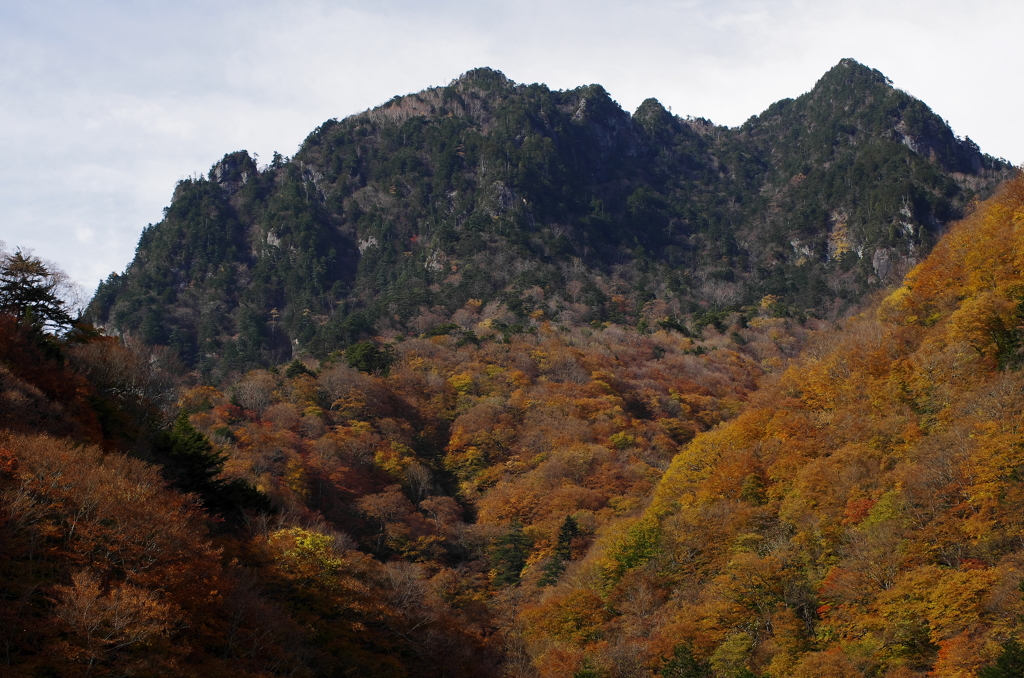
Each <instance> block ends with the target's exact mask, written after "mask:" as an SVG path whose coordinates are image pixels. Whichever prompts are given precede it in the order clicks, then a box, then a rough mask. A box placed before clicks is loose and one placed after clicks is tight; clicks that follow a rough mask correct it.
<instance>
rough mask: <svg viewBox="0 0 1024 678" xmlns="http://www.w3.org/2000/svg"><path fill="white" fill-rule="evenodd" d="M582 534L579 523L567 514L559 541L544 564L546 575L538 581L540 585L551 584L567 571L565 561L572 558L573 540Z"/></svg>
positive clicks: (560, 530) (559, 534)
mask: <svg viewBox="0 0 1024 678" xmlns="http://www.w3.org/2000/svg"><path fill="white" fill-rule="evenodd" d="M579 534H580V528H579V525H577V524H576V519H575V518H573V517H572V516H566V517H565V520H564V521H562V527H561V528H560V529H559V530H558V543H557V544H555V550H554V552H553V553H552V554H551V560H549V561H548V564H547V565H545V566H544V576H543V577H541V579H540V581H539V582H537V585H538V586H551V585H552V584H554V583H555V582H557V581H558V578H559V577H561V576H562V573H563V572H565V561H567V560H572V540H573V539H575V538H576V537H578V536H579Z"/></svg>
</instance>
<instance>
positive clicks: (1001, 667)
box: [978, 638, 1024, 678]
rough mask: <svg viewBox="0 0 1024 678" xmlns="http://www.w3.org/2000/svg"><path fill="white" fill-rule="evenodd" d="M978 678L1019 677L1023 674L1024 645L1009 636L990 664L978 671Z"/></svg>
mask: <svg viewBox="0 0 1024 678" xmlns="http://www.w3.org/2000/svg"><path fill="white" fill-rule="evenodd" d="M978 676H979V678H1020V677H1021V676H1024V645H1021V644H1020V643H1019V642H1017V640H1016V639H1015V638H1010V639H1009V640H1008V641H1006V644H1005V645H1003V653H1002V654H1001V655H999V658H998V659H996V663H995V664H993V665H992V666H986V667H985V668H983V669H982V670H981V671H979V672H978Z"/></svg>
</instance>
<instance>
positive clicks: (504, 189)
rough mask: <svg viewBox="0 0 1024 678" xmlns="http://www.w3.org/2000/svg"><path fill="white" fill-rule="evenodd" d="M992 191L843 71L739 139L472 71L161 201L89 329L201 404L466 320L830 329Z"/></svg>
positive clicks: (878, 89)
mask: <svg viewBox="0 0 1024 678" xmlns="http://www.w3.org/2000/svg"><path fill="white" fill-rule="evenodd" d="M1011 169H1012V168H1011V167H1010V166H1009V164H1008V163H1006V162H1004V161H999V160H995V159H993V158H991V157H989V156H987V155H984V154H982V153H981V152H980V151H979V150H978V148H977V146H976V145H975V144H973V142H971V141H970V139H959V138H957V137H955V136H954V135H953V133H952V132H951V131H950V129H949V127H948V126H947V125H946V123H945V122H944V121H943V120H942V119H941V118H940V117H939V116H937V115H935V114H934V113H933V112H932V111H931V110H929V108H928V107H927V106H926V105H925V104H924V103H922V102H921V101H918V100H917V99H914V98H913V97H911V96H910V95H908V94H906V93H904V92H902V91H900V90H897V89H894V88H893V87H892V85H891V84H890V83H889V81H888V80H887V79H886V78H885V76H883V75H882V74H881V73H879V72H878V71H875V70H872V69H870V68H867V67H865V66H863V65H861V64H858V63H857V62H855V61H853V60H850V59H846V60H843V61H842V62H840V63H839V64H838V65H837V66H835V67H834V68H833V69H832V70H830V71H829V72H828V73H826V74H825V75H824V76H823V77H822V79H821V80H820V81H819V82H818V83H817V84H816V85H815V86H814V88H813V89H812V90H811V91H810V92H808V93H806V94H804V95H802V96H800V97H798V98H797V99H792V100H791V99H786V100H783V101H780V102H778V103H776V104H774V105H772V106H771V107H769V108H768V110H766V111H765V112H764V113H762V114H761V115H759V116H754V117H752V118H751V119H750V120H748V121H747V122H746V123H744V124H743V125H742V126H740V127H738V128H733V129H730V128H725V127H719V126H716V125H714V124H712V123H711V122H709V121H707V120H705V119H702V118H696V119H694V118H681V117H679V116H676V115H673V114H672V113H670V112H669V111H667V110H665V108H664V107H663V106H662V105H661V104H660V103H658V102H657V101H656V100H654V99H648V100H647V101H645V102H644V103H643V104H642V105H641V106H640V107H639V108H638V109H637V111H636V112H635V113H634V114H633V115H630V114H628V113H627V112H625V111H623V110H622V109H621V108H620V107H619V106H618V104H616V103H615V102H614V101H613V100H612V99H611V97H610V96H609V94H608V93H607V92H605V90H604V89H603V88H601V87H600V86H599V85H590V86H586V87H580V88H577V89H574V90H570V91H552V90H550V89H548V88H547V87H545V86H543V85H537V84H535V85H522V84H516V83H514V82H512V81H510V80H508V79H507V78H505V76H503V75H502V74H501V73H498V72H496V71H492V70H489V69H477V70H474V71H470V72H468V73H466V74H465V75H463V76H462V77H461V78H459V79H457V80H455V81H454V82H452V83H451V84H450V85H448V86H446V87H440V88H435V89H430V90H426V91H424V92H420V93H418V94H411V95H408V96H404V97H395V98H394V99H392V100H391V101H390V102H388V103H386V104H384V105H383V106H380V107H378V108H375V109H372V110H369V111H366V112H365V113H362V114H359V115H354V116H352V117H349V118H346V119H344V120H340V121H339V120H329V121H327V122H325V123H324V124H323V125H321V126H320V127H319V128H317V129H316V130H315V131H314V132H313V133H312V134H310V135H309V137H308V138H307V139H306V140H305V142H304V143H303V144H302V146H301V148H300V149H299V151H298V152H297V153H296V154H295V156H294V157H292V158H290V159H289V158H282V157H281V156H279V155H276V154H275V156H274V158H273V160H272V162H270V163H269V164H268V165H267V166H266V167H262V168H261V167H259V166H258V165H257V163H256V161H255V160H254V159H253V158H251V157H250V156H249V155H248V154H247V153H246V152H244V151H240V152H237V153H231V154H229V155H227V156H225V157H224V159H223V160H221V161H220V162H218V163H217V164H216V165H214V167H213V168H212V169H211V170H210V172H209V176H208V177H203V178H193V179H187V180H184V181H182V182H180V183H179V184H178V186H177V188H176V189H175V191H174V196H173V199H172V201H171V204H170V206H169V207H168V208H167V211H166V215H165V218H164V220H163V221H161V222H160V223H158V224H155V225H151V226H150V227H148V228H147V229H146V230H145V231H144V232H143V234H142V237H141V238H140V240H139V245H138V249H137V252H136V256H135V259H134V261H133V262H132V263H131V264H130V266H129V267H128V268H127V269H126V270H125V272H124V273H122V274H112V275H111V276H110V277H109V278H108V279H107V280H106V281H105V282H104V283H103V284H101V285H100V288H99V290H98V291H97V293H96V296H95V298H94V299H93V302H92V304H91V306H90V308H89V313H88V317H89V319H90V320H91V321H92V322H94V323H96V324H98V325H102V326H104V327H107V328H109V329H110V330H111V331H116V332H120V333H130V334H133V335H135V336H138V337H139V338H141V339H142V340H143V341H145V342H146V343H148V344H151V345H157V344H159V345H165V346H171V347H173V348H175V350H177V351H178V353H179V355H180V356H181V357H182V359H183V360H184V361H185V363H186V364H188V365H190V366H197V367H199V368H200V369H201V370H202V371H203V373H204V374H206V375H208V376H210V377H211V378H212V379H213V380H215V381H216V380H218V379H220V378H222V377H223V376H225V375H226V374H227V373H228V372H230V371H231V370H233V369H242V370H244V369H248V368H251V367H256V366H264V367H265V366H268V365H271V364H276V363H280V362H286V361H288V360H290V359H291V358H292V357H295V356H297V355H299V354H301V353H308V354H311V355H313V356H315V357H318V358H324V357H326V355H327V354H328V353H330V351H332V350H336V349H340V348H344V347H345V346H348V345H351V344H354V343H356V342H358V341H360V340H363V339H367V338H370V337H373V336H385V337H391V336H394V335H396V334H410V333H411V334H417V335H418V334H421V333H423V332H424V331H426V330H428V329H430V328H431V327H433V326H435V325H438V324H440V323H442V322H447V321H452V316H453V314H454V313H456V312H457V311H458V310H459V309H460V308H462V307H463V306H464V305H465V304H466V303H467V302H468V301H469V300H470V299H477V300H479V301H481V302H482V303H483V305H484V309H485V311H484V312H485V314H486V315H487V317H488V318H492V319H494V320H496V321H500V322H503V323H506V324H507V325H510V326H515V325H517V324H523V323H525V322H527V321H528V319H529V317H530V315H531V314H543V316H544V317H545V318H547V319H551V320H553V321H555V322H557V323H560V324H563V325H567V326H573V325H578V324H584V323H589V322H613V323H617V324H629V325H636V324H637V323H647V324H648V325H649V324H651V323H653V322H656V321H659V320H670V321H674V322H685V321H686V319H688V318H691V317H692V316H693V315H695V314H701V313H707V312H721V311H728V310H737V309H739V308H740V307H742V306H744V305H751V304H756V303H758V301H759V300H760V299H761V298H763V297H764V296H766V295H774V296H777V297H779V298H780V300H781V301H782V303H784V304H786V305H788V306H791V307H794V308H797V309H800V310H802V311H807V312H813V313H814V314H816V315H817V316H818V317H822V318H835V317H838V315H840V314H841V313H842V312H843V311H844V309H846V308H848V307H849V306H850V305H851V304H855V303H856V302H857V300H859V299H860V298H861V296H862V295H863V294H865V293H866V292H869V291H871V290H873V289H879V288H880V287H884V286H885V285H888V284H894V283H896V282H898V281H899V279H900V278H901V277H902V275H904V274H905V273H906V271H908V270H909V269H910V268H911V267H912V266H913V264H914V263H916V262H917V261H918V260H919V259H920V258H921V256H922V255H924V254H926V253H927V251H928V250H930V248H931V247H932V245H933V244H934V242H935V239H936V238H937V237H938V235H939V234H940V233H941V232H942V230H943V228H944V227H945V225H947V224H949V223H950V222H952V221H953V220H955V219H957V218H959V217H960V216H962V215H963V214H964V210H965V209H966V207H967V205H968V204H969V203H970V202H971V200H973V199H974V198H976V197H985V196H986V195H988V194H989V193H990V192H991V190H992V189H993V188H994V187H995V186H996V185H997V184H998V183H999V182H1000V181H1001V180H1003V179H1005V178H1006V177H1007V176H1009V173H1010V171H1011ZM652 302H655V303H658V304H661V306H660V307H659V308H660V310H659V312H658V315H652V313H651V312H650V309H649V306H648V305H649V304H650V303H652ZM455 322H458V321H455Z"/></svg>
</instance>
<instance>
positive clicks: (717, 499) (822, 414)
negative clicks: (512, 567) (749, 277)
mask: <svg viewBox="0 0 1024 678" xmlns="http://www.w3.org/2000/svg"><path fill="white" fill-rule="evenodd" d="M1021 252H1024V179H1016V180H1014V181H1013V182H1012V183H1010V184H1009V185H1007V186H1006V187H1005V188H1004V189H1003V190H1002V191H1001V192H1000V193H999V194H998V195H997V196H996V197H994V198H992V199H991V200H990V201H988V202H986V203H984V204H983V205H981V206H980V207H979V208H978V210H977V211H976V212H974V213H973V214H972V215H971V216H970V217H968V218H967V219H966V220H964V221H963V222H961V223H959V224H958V225H956V226H955V227H954V228H953V229H952V230H951V231H950V232H949V233H947V234H946V235H945V236H944V237H943V238H942V240H941V241H940V242H939V243H938V245H937V246H936V248H935V250H934V251H933V252H932V254H931V255H930V256H929V257H928V258H927V259H926V260H925V261H924V262H923V263H922V264H920V265H919V266H918V267H916V268H915V269H914V270H913V271H912V272H911V273H910V275H909V276H908V277H907V279H906V281H905V284H904V286H903V287H901V288H900V289H898V290H897V291H896V292H894V293H892V294H891V295H890V296H888V297H887V298H886V299H885V300H884V301H883V302H882V303H881V305H880V306H879V307H877V309H876V310H873V311H872V312H870V313H867V314H865V315H862V316H858V317H856V318H853V319H851V320H850V321H848V322H847V323H846V326H845V327H844V328H843V329H842V330H841V331H837V332H832V333H825V334H822V335H821V336H820V337H819V341H818V345H817V346H815V347H812V348H811V349H810V350H808V351H807V352H806V353H805V354H804V355H803V356H802V357H801V358H800V359H799V360H798V361H796V362H795V363H794V364H793V365H792V366H791V367H790V368H789V369H788V370H786V371H785V372H784V373H783V374H781V376H779V378H778V379H777V380H776V381H775V382H774V383H770V384H767V385H766V386H764V387H763V388H762V389H761V390H760V391H759V392H758V393H757V394H756V396H754V397H753V398H752V400H751V402H750V403H749V405H748V406H747V407H746V408H745V409H744V411H743V412H742V413H741V414H740V415H739V416H738V417H736V418H735V419H733V420H732V421H730V422H727V423H725V424H723V425H721V426H719V427H718V428H716V429H714V430H712V431H709V432H706V433H703V434H700V435H698V436H697V437H696V438H694V440H693V441H692V442H691V443H690V444H689V445H687V446H685V447H684V448H683V449H682V450H681V452H680V453H679V454H678V455H676V457H675V458H674V459H673V461H672V464H671V466H670V467H669V469H668V470H667V471H666V473H665V475H664V476H663V478H662V479H661V481H660V482H659V484H658V486H657V488H656V489H655V491H654V493H653V495H654V496H653V501H652V504H651V505H650V507H649V508H648V509H646V511H644V512H643V514H641V515H638V516H635V517H632V518H627V519H624V520H623V521H621V522H619V523H618V524H616V525H612V526H609V527H608V528H606V529H604V530H603V531H602V532H601V533H600V534H599V535H598V540H597V544H596V546H595V548H594V549H593V550H592V551H591V553H590V555H589V556H588V560H587V561H586V562H584V563H583V564H581V565H580V566H578V567H577V568H576V569H575V570H573V571H572V572H570V575H571V576H568V577H566V578H564V579H563V580H562V584H561V586H560V587H558V588H556V589H553V590H551V591H550V593H548V594H547V595H546V596H544V597H542V598H541V599H540V601H539V602H538V603H537V604H536V605H535V606H533V607H530V608H528V609H527V610H526V611H525V612H524V613H523V616H522V619H523V621H524V623H525V625H526V626H525V631H524V634H525V637H526V638H527V639H532V640H530V642H531V643H532V653H533V656H534V665H535V666H539V667H544V666H549V665H553V663H554V661H555V658H559V657H560V659H559V661H560V662H561V664H560V666H562V667H563V670H564V667H565V666H566V665H568V666H570V667H572V666H575V667H580V666H588V665H589V666H591V667H608V666H612V665H614V663H615V661H617V659H616V654H615V653H616V652H622V651H624V649H625V648H631V652H632V653H633V656H634V657H639V658H640V659H639V661H641V662H647V663H648V665H649V666H651V665H653V666H658V665H664V666H671V665H672V664H671V663H669V664H663V663H664V662H665V661H666V660H665V659H664V658H666V657H673V656H675V658H676V659H674V660H673V661H676V662H677V664H678V665H680V666H682V665H683V663H685V662H691V663H692V664H693V665H700V664H701V663H704V666H705V667H707V668H706V669H704V671H711V670H712V669H713V671H714V675H728V676H739V675H750V674H749V673H745V672H750V671H752V672H753V675H767V676H849V675H872V676H883V675H884V676H924V675H941V676H972V675H977V671H978V669H979V668H980V667H981V666H983V665H984V664H986V663H990V662H992V661H993V660H994V659H995V658H996V657H998V656H999V655H1000V653H1001V652H1002V651H1003V650H1002V646H1003V645H1004V644H1006V647H1007V648H1009V649H1008V652H1009V653H1010V654H1012V653H1013V652H1015V651H1016V650H1015V649H1014V648H1016V647H1018V646H1016V645H1013V643H1009V644H1007V641H1008V639H1012V638H1019V637H1020V635H1021V633H1022V632H1024V627H1022V625H1021V620H1022V619H1024V617H1022V610H1024V607H1022V606H1024V603H1022V598H1021V593H1020V591H1021V586H1022V580H1024V550H1022V548H1021V541H1020V534H1021V529H1022V527H1024V526H1022V524H1021V516H1022V515H1024V485H1022V476H1021V469H1022V468H1024V437H1022V429H1021V422H1022V416H1024V395H1022V394H1024V375H1022V373H1021V372H1020V370H1019V367H1020V364H1021V360H1022V353H1021V339H1022V337H1024V326H1022V309H1024V259H1022V257H1021ZM588 596H590V597H591V598H592V599H596V600H598V601H606V602H605V603H604V604H605V607H604V610H605V611H604V612H602V613H601V614H599V615H594V616H592V617H590V618H588V619H585V620H583V621H581V622H579V623H578V624H577V628H575V629H572V633H566V632H559V629H558V627H557V625H555V622H553V621H552V620H553V619H564V618H566V615H567V614H568V612H567V610H568V607H567V606H568V605H569V602H568V601H572V600H577V601H578V600H585V599H588V598H587V597H588ZM598 641H600V642H598ZM673 653H674V655H673ZM571 670H575V669H571ZM695 670H696V669H695ZM665 671H668V668H666V669H665ZM541 673H542V675H551V676H554V675H565V673H564V672H563V673H561V674H560V673H559V672H558V671H556V670H549V671H544V670H542V671H541ZM662 675H677V674H675V673H671V672H663V673H662ZM682 675H710V674H709V673H706V672H705V673H691V674H685V673H684V674H682ZM993 675H1014V674H1012V673H996V674H993Z"/></svg>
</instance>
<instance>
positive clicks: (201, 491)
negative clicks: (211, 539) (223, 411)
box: [153, 412, 272, 513]
mask: <svg viewBox="0 0 1024 678" xmlns="http://www.w3.org/2000/svg"><path fill="white" fill-rule="evenodd" d="M153 447H154V452H155V453H156V457H157V461H158V462H160V463H161V464H162V465H163V475H164V477H165V478H167V480H168V482H169V483H170V485H171V487H173V488H175V489H177V490H180V491H181V492H190V493H194V494H196V495H198V496H199V498H200V499H201V500H202V502H203V506H205V507H206V508H207V509H209V510H211V511H215V512H217V513H232V512H234V511H237V510H238V509H252V510H257V511H270V510H271V509H272V506H271V504H270V500H269V498H268V497H267V496H266V495H265V494H263V493H262V492H260V491H259V490H257V489H256V488H255V487H253V486H252V485H250V484H249V483H247V482H246V481H244V480H242V479H240V478H237V479H235V480H232V481H230V482H226V481H224V480H223V479H220V478H218V476H219V475H220V474H221V471H223V470H224V463H225V462H226V461H227V456H226V455H223V454H220V453H218V452H217V451H215V450H214V449H213V445H212V444H211V443H210V441H209V440H208V439H207V438H206V436H205V435H203V434H202V432H200V431H197V430H196V428H195V427H194V426H192V424H191V422H189V420H188V414H186V413H185V412H182V413H181V414H180V415H178V418H177V419H176V420H175V422H174V426H172V427H171V430H170V431H164V432H162V433H161V434H160V435H159V436H158V437H157V439H156V441H154V445H153Z"/></svg>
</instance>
